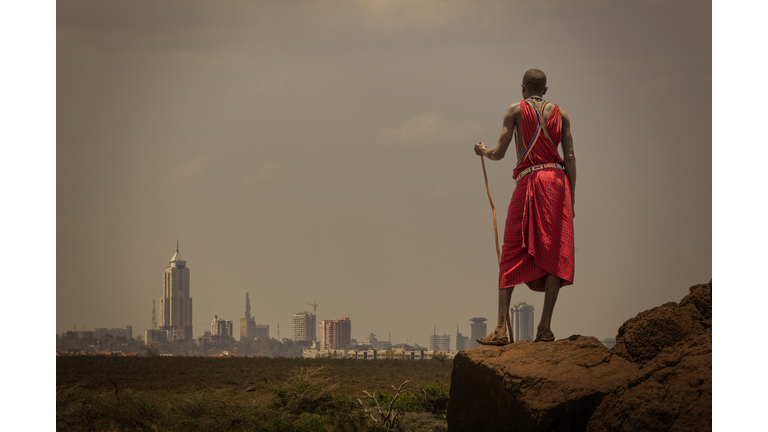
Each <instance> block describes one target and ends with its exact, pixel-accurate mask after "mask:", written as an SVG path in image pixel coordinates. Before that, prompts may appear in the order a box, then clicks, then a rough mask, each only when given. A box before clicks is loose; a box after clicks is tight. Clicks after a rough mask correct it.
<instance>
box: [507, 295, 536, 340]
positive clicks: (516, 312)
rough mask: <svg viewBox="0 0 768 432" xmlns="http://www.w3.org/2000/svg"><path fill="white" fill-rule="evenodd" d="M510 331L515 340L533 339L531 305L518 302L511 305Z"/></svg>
mask: <svg viewBox="0 0 768 432" xmlns="http://www.w3.org/2000/svg"><path fill="white" fill-rule="evenodd" d="M510 312H512V333H514V334H513V337H514V340H515V342H517V341H521V340H527V341H532V340H533V306H531V305H529V304H528V303H525V302H520V303H517V304H515V305H514V306H512V308H511V309H510Z"/></svg>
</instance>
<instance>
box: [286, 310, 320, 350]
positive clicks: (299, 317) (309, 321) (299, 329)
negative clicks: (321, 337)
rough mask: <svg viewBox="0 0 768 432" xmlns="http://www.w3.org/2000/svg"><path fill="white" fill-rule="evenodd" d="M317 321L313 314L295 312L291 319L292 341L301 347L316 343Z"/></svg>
mask: <svg viewBox="0 0 768 432" xmlns="http://www.w3.org/2000/svg"><path fill="white" fill-rule="evenodd" d="M316 323H317V321H315V314H312V313H309V312H307V311H304V312H297V313H296V314H294V315H293V316H292V317H291V332H292V333H293V341H294V342H296V343H299V344H301V345H309V344H310V343H312V342H315V341H317V333H316V332H317V331H316V328H317V324H316Z"/></svg>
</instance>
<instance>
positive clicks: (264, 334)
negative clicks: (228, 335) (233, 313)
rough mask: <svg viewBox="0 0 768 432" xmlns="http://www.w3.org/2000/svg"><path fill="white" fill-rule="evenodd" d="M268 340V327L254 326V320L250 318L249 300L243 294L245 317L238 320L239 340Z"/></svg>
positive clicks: (266, 325)
mask: <svg viewBox="0 0 768 432" xmlns="http://www.w3.org/2000/svg"><path fill="white" fill-rule="evenodd" d="M256 338H269V325H268V324H256V318H254V317H252V316H251V298H250V297H249V296H248V293H245V317H244V318H240V340H244V339H251V340H252V339H256Z"/></svg>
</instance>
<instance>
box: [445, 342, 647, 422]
mask: <svg viewBox="0 0 768 432" xmlns="http://www.w3.org/2000/svg"><path fill="white" fill-rule="evenodd" d="M639 369H640V368H639V366H637V365H634V364H632V363H631V362H629V361H627V360H625V359H623V358H621V357H619V356H618V355H616V354H613V353H612V352H611V351H610V350H609V349H608V348H606V347H605V345H603V344H602V343H601V342H600V341H598V340H597V339H596V338H594V337H586V336H578V335H577V336H571V337H570V338H568V339H563V340H558V341H555V342H551V343H533V342H528V341H520V342H516V343H513V344H510V345H507V346H505V347H479V348H475V349H472V350H467V351H461V352H460V353H459V354H457V355H456V358H455V359H454V360H453V373H452V376H451V394H450V406H449V408H448V429H449V430H451V431H473V430H477V431H494V430H520V431H528V430H530V431H537V430H546V431H560V430H563V431H567V430H585V428H586V427H587V423H589V420H590V418H591V415H592V413H593V412H594V411H595V409H596V408H597V407H598V406H599V405H600V402H601V401H602V399H603V397H604V396H606V395H608V394H610V393H611V392H612V391H614V390H615V389H616V388H618V387H620V386H622V385H624V384H625V383H626V382H627V381H629V380H631V379H633V378H634V377H635V376H636V375H637V373H638V370H639Z"/></svg>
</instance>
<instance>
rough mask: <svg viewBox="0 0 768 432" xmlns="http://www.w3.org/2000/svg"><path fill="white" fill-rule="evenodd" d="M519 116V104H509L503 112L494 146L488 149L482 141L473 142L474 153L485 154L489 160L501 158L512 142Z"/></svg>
mask: <svg viewBox="0 0 768 432" xmlns="http://www.w3.org/2000/svg"><path fill="white" fill-rule="evenodd" d="M519 118H520V104H519V103H517V104H514V105H510V106H509V108H507V111H506V112H505V113H504V122H503V124H502V128H501V135H499V142H498V144H496V147H495V148H493V149H490V150H488V149H487V148H486V147H485V144H483V143H482V142H481V143H479V144H475V154H477V155H480V156H485V157H487V158H488V159H490V160H502V159H503V158H504V155H505V154H506V153H507V149H508V148H509V144H510V143H511V142H512V134H513V133H514V132H515V124H516V122H518V121H519V120H518V119H519Z"/></svg>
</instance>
